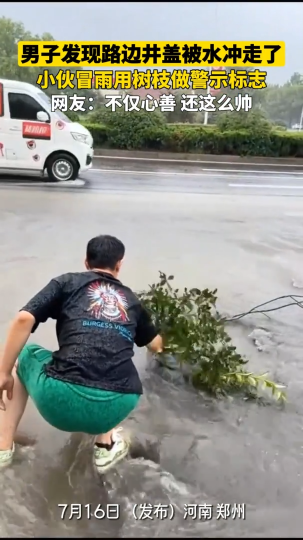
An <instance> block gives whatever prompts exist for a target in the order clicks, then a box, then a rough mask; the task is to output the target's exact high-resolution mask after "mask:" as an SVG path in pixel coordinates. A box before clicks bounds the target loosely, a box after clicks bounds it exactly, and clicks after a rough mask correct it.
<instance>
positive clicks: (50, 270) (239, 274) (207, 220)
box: [0, 190, 303, 538]
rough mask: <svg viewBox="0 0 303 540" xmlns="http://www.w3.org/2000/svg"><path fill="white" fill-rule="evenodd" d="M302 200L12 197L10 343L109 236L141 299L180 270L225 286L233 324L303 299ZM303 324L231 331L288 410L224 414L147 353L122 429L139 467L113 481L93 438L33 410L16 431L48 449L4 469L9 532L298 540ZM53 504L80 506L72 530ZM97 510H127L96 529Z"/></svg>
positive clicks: (5, 261) (248, 325)
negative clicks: (50, 289) (41, 302)
mask: <svg viewBox="0 0 303 540" xmlns="http://www.w3.org/2000/svg"><path fill="white" fill-rule="evenodd" d="M302 201H303V199H300V198H299V199H295V198H281V197H276V198H273V199H272V198H270V197H264V198H261V197H259V198H257V197H248V196H247V197H233V198H230V197H224V196H197V195H194V196H192V195H185V194H182V195H174V194H169V195H165V194H161V197H160V196H159V195H158V194H148V195H144V194H140V195H138V194H123V195H117V194H106V193H93V194H90V193H84V192H83V193H81V194H77V193H74V194H73V193H71V194H67V193H58V192H56V193H55V192H54V193H44V192H42V191H41V192H40V193H39V192H34V191H33V190H31V191H30V192H29V191H26V190H24V191H23V190H20V191H18V192H17V191H10V190H1V196H0V255H1V256H0V273H1V280H0V298H1V312H0V324H1V331H2V332H1V333H2V336H4V333H5V330H6V326H7V322H8V320H9V319H10V318H11V317H12V316H13V315H14V314H15V311H16V310H17V309H18V308H20V306H22V304H24V302H25V301H26V300H27V299H28V298H29V297H30V296H31V295H32V294H33V293H35V292H36V290H37V289H38V288H39V287H42V286H43V285H44V284H45V283H46V282H47V281H48V280H49V279H50V278H51V277H53V276H54V275H56V274H60V273H63V272H65V271H70V270H81V269H82V260H83V258H84V249H85V244H86V242H87V240H88V238H89V237H90V236H92V235H95V234H98V233H111V234H116V235H118V236H120V237H121V238H122V239H123V240H124V241H125V243H126V247H127V257H126V260H125V265H124V269H123V273H122V279H123V280H124V281H125V282H127V283H128V284H129V285H130V286H131V287H133V288H135V289H140V288H142V287H145V286H146V285H147V284H148V283H151V282H153V280H155V279H156V278H157V271H158V270H163V271H166V272H169V273H173V274H175V276H176V279H177V283H178V285H180V286H182V285H183V286H186V285H187V286H193V285H196V286H209V287H213V286H216V287H218V289H219V297H220V309H221V310H222V311H224V312H226V313H228V314H230V315H232V314H234V313H239V312H241V311H243V310H246V309H249V308H251V307H253V306H254V305H255V304H258V303H260V302H262V301H266V300H268V299H270V298H272V297H275V296H279V295H281V294H288V293H293V294H294V293H295V294H300V293H302V294H303V289H302V290H300V289H299V288H297V289H295V288H294V285H293V284H295V285H296V286H297V287H300V286H301V284H302V281H303V270H302V253H303V220H302V217H303V202H302ZM302 324H303V312H302V311H301V310H300V309H299V308H288V309H286V310H282V311H277V312H275V313H274V314H273V315H272V317H271V318H270V319H268V318H265V317H263V316H254V317H249V318H247V319H244V320H243V322H242V323H241V324H240V323H239V324H237V325H235V326H233V327H231V333H232V335H233V336H234V338H235V342H236V344H237V345H238V346H239V349H240V350H241V352H243V353H245V354H246V355H247V356H248V357H249V358H250V360H251V365H252V369H254V370H256V371H262V372H263V371H264V370H269V371H270V372H271V375H272V376H273V377H275V378H276V379H277V380H279V381H282V382H284V383H286V384H287V385H288V396H289V404H288V406H287V408H286V409H285V410H284V411H279V410H278V409H277V408H276V407H274V406H269V407H260V406H257V405H256V404H249V403H246V402H243V401H234V402H230V401H225V402H219V403H218V402H216V403H215V402H213V401H212V400H210V399H207V398H205V397H203V396H200V395H197V394H195V393H193V392H191V391H190V390H189V389H186V388H182V387H176V386H174V385H173V384H171V383H170V382H168V381H165V380H163V379H162V378H161V377H160V375H159V373H157V372H156V371H155V370H154V369H152V365H151V364H150V363H149V362H148V360H147V358H146V357H145V354H144V353H140V354H138V355H137V356H136V364H137V366H138V369H139V370H140V373H141V375H142V379H143V382H144V387H145V395H144V397H143V399H142V402H141V404H140V406H139V408H138V410H137V411H136V412H135V413H134V414H133V416H132V417H131V418H129V419H128V421H127V422H126V425H125V428H126V429H127V431H129V432H130V433H131V434H132V438H133V449H132V455H131V456H130V458H129V459H127V460H126V461H125V462H124V463H122V464H121V465H120V466H119V467H117V469H115V470H113V471H111V472H109V473H108V474H107V475H106V477H105V479H103V480H101V479H100V478H96V477H95V475H94V473H93V470H92V466H91V441H90V440H89V439H86V438H84V437H83V436H81V435H78V434H74V435H72V436H70V435H68V434H64V433H60V432H57V431H55V430H53V429H52V428H50V427H49V426H47V425H46V424H45V423H44V422H43V421H42V420H41V418H39V416H38V415H37V413H36V411H35V410H34V408H33V406H32V405H31V403H30V404H29V406H28V409H27V411H26V415H25V417H24V419H23V421H22V425H21V426H20V429H21V431H22V432H23V433H26V434H27V435H30V436H32V437H34V438H36V440H37V443H36V444H35V445H34V446H33V447H31V448H29V447H19V448H18V450H17V454H16V460H15V462H14V464H13V466H12V467H11V468H9V469H7V470H5V471H2V472H1V477H2V481H1V490H0V535H1V536H2V537H5V536H9V537H12V536H19V537H36V536H40V537H43V536H63V537H71V536H73V537H79V538H80V537H84V536H85V537H91V538H94V537H104V538H105V537H125V538H127V537H134V536H136V537H147V536H153V537H157V536H161V537H167V538H169V537H180V538H181V537H191V538H194V537H197V538H200V537H204V536H207V537H213V538H216V537H222V536H223V537H232V536H234V535H237V536H238V537H239V536H240V537H246V538H248V537H252V536H254V537H264V536H265V537H268V538H270V537H274V536H276V537H277V536H278V537H282V536H285V535H289V536H290V537H295V536H299V535H300V534H301V532H302V526H303V516H302V512H301V509H302V504H303V493H302V463H303V427H302V426H303V424H302V413H303V405H302V397H303V396H302V394H303V391H302V383H303V367H302V366H303V364H302V352H301V351H302V345H303V343H302V341H303V338H302V332H301V327H302ZM260 329H261V330H260ZM249 336H250V337H249ZM2 339H3V337H2ZM35 340H36V341H39V342H41V343H43V345H45V346H47V347H54V346H55V344H56V342H55V337H54V327H53V325H52V324H51V323H48V324H47V325H44V327H43V328H41V329H39V331H38V332H37V335H35ZM256 345H257V346H256ZM258 348H259V349H262V351H259V350H258ZM71 504H74V505H82V511H83V514H84V515H82V516H81V519H77V517H78V518H79V514H78V515H77V511H78V510H77V509H78V508H79V507H74V512H76V514H75V515H74V516H73V518H72V519H69V518H70V513H71V507H70V505H71ZM224 504H225V505H243V504H245V505H246V519H245V520H243V519H241V516H240V517H239V516H236V515H234V516H232V517H228V518H227V519H222V518H221V519H217V511H218V509H219V508H220V509H221V508H222V505H224ZM58 505H69V506H68V508H67V510H66V513H65V516H64V519H62V518H61V513H62V509H63V507H59V506H58ZM85 505H91V506H90V507H88V506H86V507H85ZM98 505H102V508H103V509H105V511H109V509H111V510H112V512H113V514H111V517H116V514H115V512H116V510H117V506H110V505H119V519H106V518H103V519H101V518H102V512H100V511H99V514H98V517H99V519H98V518H96V517H94V516H92V517H91V519H88V518H87V509H88V508H89V509H90V511H91V512H92V513H94V511H95V509H96V507H98ZM135 505H143V506H141V507H140V506H136V509H137V517H140V516H142V519H135V517H134V514H133V509H134V507H135ZM144 505H145V506H144ZM148 505H153V506H152V507H150V506H148ZM156 505H162V506H161V507H159V506H158V510H157V507H156ZM165 505H167V506H165ZM185 505H207V506H204V512H205V515H208V516H209V515H210V513H211V511H212V512H213V516H212V517H213V518H212V519H208V520H205V521H201V520H200V519H197V518H195V516H193V517H188V518H187V519H184V507H185ZM218 505H220V506H218ZM99 508H101V507H99ZM151 508H152V510H151ZM159 508H162V510H159ZM165 508H168V509H169V510H170V512H171V509H172V508H173V510H174V518H173V519H172V520H170V519H169V517H167V518H165ZM225 508H228V506H227V507H225ZM230 508H231V507H230ZM239 508H241V507H240V506H237V509H239ZM163 509H164V510H163ZM152 512H154V514H153V513H152ZM191 512H192V513H193V514H194V512H195V506H192V507H191ZM161 517H162V519H161ZM143 518H145V519H143ZM151 518H153V519H151Z"/></svg>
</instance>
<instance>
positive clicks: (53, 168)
mask: <svg viewBox="0 0 303 540" xmlns="http://www.w3.org/2000/svg"><path fill="white" fill-rule="evenodd" d="M46 170H47V174H48V181H49V182H68V181H69V180H76V178H77V176H78V173H79V165H78V163H77V161H76V159H75V158H74V157H73V156H70V155H69V154H64V153H62V154H55V155H54V156H51V157H50V158H49V159H48V160H47V162H46Z"/></svg>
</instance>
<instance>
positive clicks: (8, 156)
mask: <svg viewBox="0 0 303 540" xmlns="http://www.w3.org/2000/svg"><path fill="white" fill-rule="evenodd" d="M92 159H93V138H92V136H91V134H90V132H89V131H88V130H87V129H86V128H85V127H84V126H82V125H81V124H78V123H76V122H71V121H70V120H69V119H68V117H67V116H66V115H65V114H64V113H62V112H61V111H55V112H52V111H51V100H50V99H49V97H48V96H47V94H45V93H44V92H43V91H41V89H40V88H38V87H35V86H33V85H32V84H28V83H23V82H20V81H9V80H4V79H0V173H13V174H18V175H19V174H39V175H42V176H44V174H45V172H47V177H48V179H49V180H50V181H55V182H63V181H68V180H75V179H76V178H77V177H78V175H79V174H80V173H82V172H84V171H87V170H88V169H90V168H91V166H92Z"/></svg>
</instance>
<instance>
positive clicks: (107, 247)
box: [85, 234, 125, 275]
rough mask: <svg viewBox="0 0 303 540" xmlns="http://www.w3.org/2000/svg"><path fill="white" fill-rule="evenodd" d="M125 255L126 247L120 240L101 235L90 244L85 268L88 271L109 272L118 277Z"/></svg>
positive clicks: (87, 249)
mask: <svg viewBox="0 0 303 540" xmlns="http://www.w3.org/2000/svg"><path fill="white" fill-rule="evenodd" d="M124 254H125V247H124V245H123V244H122V242H121V241H120V240H118V238H115V237H114V236H110V235H108V234H103V235H102V234H101V235H100V236H95V238H92V239H91V240H90V241H89V242H88V244H87V248H86V260H85V266H86V268H87V270H92V269H95V270H107V271H109V272H111V273H112V274H113V275H118V273H119V271H120V268H121V264H122V260H123V257H124Z"/></svg>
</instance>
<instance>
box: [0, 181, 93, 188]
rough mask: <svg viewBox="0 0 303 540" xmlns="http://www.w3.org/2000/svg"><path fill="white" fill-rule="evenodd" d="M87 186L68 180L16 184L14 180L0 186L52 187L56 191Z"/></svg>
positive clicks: (3, 182) (1, 183)
mask: <svg viewBox="0 0 303 540" xmlns="http://www.w3.org/2000/svg"><path fill="white" fill-rule="evenodd" d="M85 184H86V182H85V181H84V180H80V179H78V180H67V181H66V182H38V181H35V180H33V181H32V182H14V181H12V180H8V181H7V180H4V181H2V182H0V186H4V185H5V186H6V187H10V186H12V187H13V186H25V187H29V186H30V187H32V186H33V187H42V186H43V187H52V188H54V189H58V188H64V187H67V186H68V187H70V188H72V187H80V186H84V185H85Z"/></svg>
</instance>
